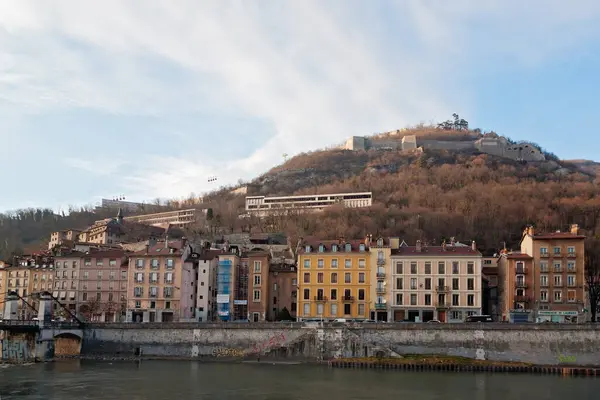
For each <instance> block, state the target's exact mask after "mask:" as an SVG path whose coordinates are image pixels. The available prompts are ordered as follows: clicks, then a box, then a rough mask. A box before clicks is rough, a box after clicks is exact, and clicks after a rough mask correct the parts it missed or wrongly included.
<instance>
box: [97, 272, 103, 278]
mask: <svg viewBox="0 0 600 400" xmlns="http://www.w3.org/2000/svg"><path fill="white" fill-rule="evenodd" d="M98 279H102V271H98Z"/></svg>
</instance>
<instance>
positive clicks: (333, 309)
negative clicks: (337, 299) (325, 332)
mask: <svg viewBox="0 0 600 400" xmlns="http://www.w3.org/2000/svg"><path fill="white" fill-rule="evenodd" d="M337 313H338V309H337V304H336V303H331V311H330V314H331V316H332V317H337Z"/></svg>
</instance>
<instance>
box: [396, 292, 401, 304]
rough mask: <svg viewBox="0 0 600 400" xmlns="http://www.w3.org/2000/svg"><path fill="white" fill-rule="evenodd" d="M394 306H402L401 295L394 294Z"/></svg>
mask: <svg viewBox="0 0 600 400" xmlns="http://www.w3.org/2000/svg"><path fill="white" fill-rule="evenodd" d="M396 305H397V306H401V305H402V293H396Z"/></svg>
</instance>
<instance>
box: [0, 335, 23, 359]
mask: <svg viewBox="0 0 600 400" xmlns="http://www.w3.org/2000/svg"><path fill="white" fill-rule="evenodd" d="M0 347H2V360H3V361H10V362H25V361H27V358H28V357H27V342H26V341H24V340H2V341H0Z"/></svg>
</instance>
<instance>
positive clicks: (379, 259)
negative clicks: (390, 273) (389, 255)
mask: <svg viewBox="0 0 600 400" xmlns="http://www.w3.org/2000/svg"><path fill="white" fill-rule="evenodd" d="M377 265H385V258H378V259H377Z"/></svg>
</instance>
